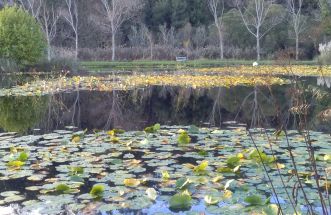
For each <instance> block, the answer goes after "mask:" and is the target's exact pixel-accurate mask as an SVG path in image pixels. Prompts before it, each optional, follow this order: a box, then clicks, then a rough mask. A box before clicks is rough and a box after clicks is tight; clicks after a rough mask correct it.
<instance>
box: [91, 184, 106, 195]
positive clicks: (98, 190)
mask: <svg viewBox="0 0 331 215" xmlns="http://www.w3.org/2000/svg"><path fill="white" fill-rule="evenodd" d="M104 192H105V186H104V185H102V184H95V185H93V187H92V189H91V191H90V194H91V196H92V197H94V198H101V197H102V196H103V195H104Z"/></svg>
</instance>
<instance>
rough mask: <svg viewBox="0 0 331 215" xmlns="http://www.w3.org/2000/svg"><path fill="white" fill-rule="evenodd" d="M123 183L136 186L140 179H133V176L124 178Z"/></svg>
mask: <svg viewBox="0 0 331 215" xmlns="http://www.w3.org/2000/svg"><path fill="white" fill-rule="evenodd" d="M123 183H124V185H125V186H128V187H137V186H139V184H140V180H138V179H134V178H127V179H124V181H123Z"/></svg>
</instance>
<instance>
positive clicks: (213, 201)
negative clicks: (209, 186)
mask: <svg viewBox="0 0 331 215" xmlns="http://www.w3.org/2000/svg"><path fill="white" fill-rule="evenodd" d="M204 200H205V202H206V204H207V205H216V204H218V202H219V201H220V199H219V198H217V197H215V196H212V195H206V196H205V197H204Z"/></svg>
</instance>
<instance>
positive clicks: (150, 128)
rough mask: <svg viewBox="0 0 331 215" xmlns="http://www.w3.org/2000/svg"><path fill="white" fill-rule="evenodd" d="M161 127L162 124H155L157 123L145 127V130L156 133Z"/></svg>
mask: <svg viewBox="0 0 331 215" xmlns="http://www.w3.org/2000/svg"><path fill="white" fill-rule="evenodd" d="M160 128H161V125H160V124H155V125H153V126H150V127H146V128H145V129H144V131H145V132H146V133H156V132H158V131H159V130H160Z"/></svg>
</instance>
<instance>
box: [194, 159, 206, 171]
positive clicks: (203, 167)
mask: <svg viewBox="0 0 331 215" xmlns="http://www.w3.org/2000/svg"><path fill="white" fill-rule="evenodd" d="M207 167H208V161H206V160H204V161H202V162H201V163H200V164H199V165H198V166H196V167H194V169H193V171H194V172H197V173H199V172H204V171H206V169H207Z"/></svg>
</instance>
